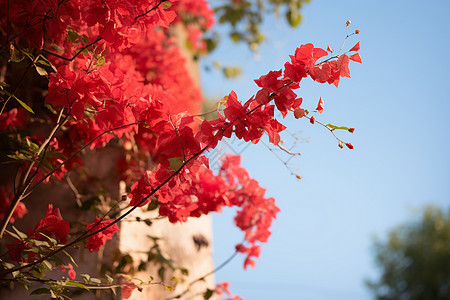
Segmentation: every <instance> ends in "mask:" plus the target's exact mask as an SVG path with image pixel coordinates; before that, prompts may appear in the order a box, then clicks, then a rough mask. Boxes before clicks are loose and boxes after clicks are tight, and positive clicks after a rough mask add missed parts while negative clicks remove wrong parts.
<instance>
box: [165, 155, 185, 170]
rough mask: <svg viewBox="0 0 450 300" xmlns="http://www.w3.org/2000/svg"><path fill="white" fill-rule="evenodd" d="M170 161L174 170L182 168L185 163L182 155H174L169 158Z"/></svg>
mask: <svg viewBox="0 0 450 300" xmlns="http://www.w3.org/2000/svg"><path fill="white" fill-rule="evenodd" d="M168 160H169V162H170V168H171V169H172V170H174V171H177V170H179V169H180V168H181V166H182V165H183V158H182V157H172V158H169V159H168Z"/></svg>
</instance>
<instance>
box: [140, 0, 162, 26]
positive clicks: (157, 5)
mask: <svg viewBox="0 0 450 300" xmlns="http://www.w3.org/2000/svg"><path fill="white" fill-rule="evenodd" d="M163 2H165V0H161V1H159V2H158V4H156V6H154V7H152V8H150V9H149V10H147V11H146V12H145V13H143V14H140V15H138V16H137V17H135V18H134V20H135V21H136V20H137V19H139V18H142V17H143V16H145V15H147V14H148V13H150V12H152V11H154V10H156V9H157V8H158V7H159V6H160V5H161V4H162V3H163Z"/></svg>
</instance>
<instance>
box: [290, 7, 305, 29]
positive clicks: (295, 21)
mask: <svg viewBox="0 0 450 300" xmlns="http://www.w3.org/2000/svg"><path fill="white" fill-rule="evenodd" d="M286 20H287V21H288V23H289V25H291V27H294V28H295V27H297V26H298V25H299V24H300V22H301V21H302V16H301V15H300V14H299V13H298V12H297V11H294V13H292V11H291V10H289V11H288V12H287V13H286Z"/></svg>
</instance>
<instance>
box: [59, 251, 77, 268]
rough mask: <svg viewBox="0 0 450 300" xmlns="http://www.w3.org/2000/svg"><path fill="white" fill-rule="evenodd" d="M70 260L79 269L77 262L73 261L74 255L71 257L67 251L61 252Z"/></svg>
mask: <svg viewBox="0 0 450 300" xmlns="http://www.w3.org/2000/svg"><path fill="white" fill-rule="evenodd" d="M61 251H62V252H63V253H64V254H65V255H66V256H67V257H68V258H69V259H70V261H71V262H72V263H73V264H74V265H75V266H76V267H78V265H77V263H76V262H75V260H74V259H73V257H72V255H70V254H69V253H68V252H67V251H66V250H61Z"/></svg>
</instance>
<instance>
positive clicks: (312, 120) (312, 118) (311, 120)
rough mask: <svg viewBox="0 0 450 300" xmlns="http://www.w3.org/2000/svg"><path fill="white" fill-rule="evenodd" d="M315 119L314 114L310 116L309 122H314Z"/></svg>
mask: <svg viewBox="0 0 450 300" xmlns="http://www.w3.org/2000/svg"><path fill="white" fill-rule="evenodd" d="M315 121H316V119H315V118H314V116H312V117H311V118H309V123H311V124H314V122H315Z"/></svg>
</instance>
